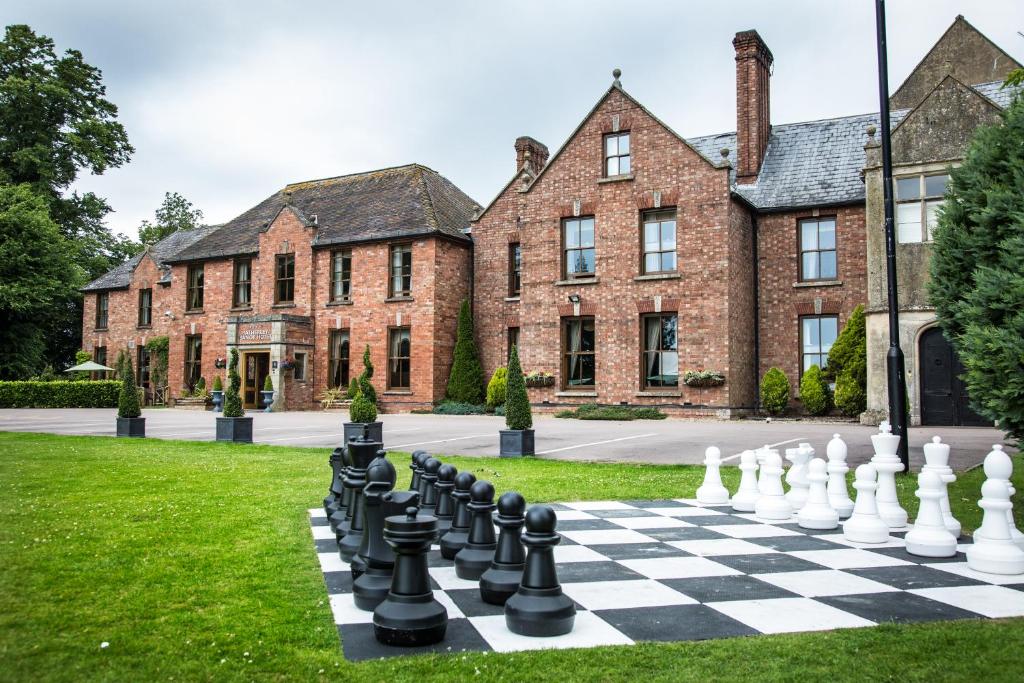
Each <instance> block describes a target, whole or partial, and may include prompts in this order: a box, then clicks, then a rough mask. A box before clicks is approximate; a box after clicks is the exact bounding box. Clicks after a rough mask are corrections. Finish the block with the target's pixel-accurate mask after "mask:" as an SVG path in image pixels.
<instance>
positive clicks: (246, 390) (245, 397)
mask: <svg viewBox="0 0 1024 683" xmlns="http://www.w3.org/2000/svg"><path fill="white" fill-rule="evenodd" d="M244 356H245V363H244V366H245V367H244V369H245V374H244V376H243V377H242V405H244V406H245V407H246V408H261V407H262V406H261V405H260V404H259V402H260V391H261V390H262V389H263V382H265V381H266V379H267V375H269V374H270V353H269V352H267V351H258V352H253V353H246V354H244Z"/></svg>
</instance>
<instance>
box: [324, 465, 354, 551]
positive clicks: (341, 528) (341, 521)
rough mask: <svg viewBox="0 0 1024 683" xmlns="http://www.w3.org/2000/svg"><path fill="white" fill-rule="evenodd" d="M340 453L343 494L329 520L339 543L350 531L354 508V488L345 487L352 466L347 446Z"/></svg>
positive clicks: (339, 483) (339, 473)
mask: <svg viewBox="0 0 1024 683" xmlns="http://www.w3.org/2000/svg"><path fill="white" fill-rule="evenodd" d="M340 455H341V467H340V468H339V469H338V487H339V488H340V489H341V495H340V496H339V497H338V509H337V510H335V511H334V513H333V514H332V515H331V516H330V517H329V518H328V520H327V521H328V523H329V524H330V526H331V530H332V531H333V532H334V535H335V536H337V538H338V542H339V543H340V542H341V539H342V538H344V537H345V534H346V533H348V526H349V523H350V522H351V521H352V510H351V509H350V508H351V506H350V503H351V502H352V490H351V489H348V488H346V487H345V477H347V476H348V472H349V468H350V467H351V466H352V461H351V459H350V458H349V455H348V447H347V446H346V447H343V448H342V449H341V453H340Z"/></svg>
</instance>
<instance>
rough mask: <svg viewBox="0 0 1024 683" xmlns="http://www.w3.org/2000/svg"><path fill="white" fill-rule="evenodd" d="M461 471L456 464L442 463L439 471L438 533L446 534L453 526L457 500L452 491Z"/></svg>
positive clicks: (435, 512)
mask: <svg viewBox="0 0 1024 683" xmlns="http://www.w3.org/2000/svg"><path fill="white" fill-rule="evenodd" d="M458 473H459V471H458V470H457V469H455V465H447V464H446V465H441V469H439V470H438V471H437V483H435V484H434V488H435V489H437V506H436V507H435V508H434V517H437V535H438V536H444V535H445V534H446V533H448V530H449V529H451V528H452V518H453V517H454V516H455V501H454V500H453V499H452V491H453V490H454V489H455V475H457V474H458Z"/></svg>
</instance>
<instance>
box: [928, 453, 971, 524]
mask: <svg viewBox="0 0 1024 683" xmlns="http://www.w3.org/2000/svg"><path fill="white" fill-rule="evenodd" d="M922 450H924V460H925V466H924V467H923V468H922V470H930V471H932V472H935V474H937V475H939V479H940V480H941V481H942V498H940V499H939V505H940V506H941V508H942V521H943V523H944V524H945V525H946V528H947V529H949V533H951V534H953V537H954V538H960V532H961V531H962V528H961V527H960V522H958V521H957V519H956V517H954V516H953V511H952V510H951V509H950V507H949V490H948V488H947V487H948V486H949V485H950V484H952V483H953V482H954V481H956V475H955V474H953V469H952V468H951V467H950V466H949V444H944V443H942V438H941V437H938V436H933V437H932V441H931V443H926V444H925V445H924V448H923V449H922Z"/></svg>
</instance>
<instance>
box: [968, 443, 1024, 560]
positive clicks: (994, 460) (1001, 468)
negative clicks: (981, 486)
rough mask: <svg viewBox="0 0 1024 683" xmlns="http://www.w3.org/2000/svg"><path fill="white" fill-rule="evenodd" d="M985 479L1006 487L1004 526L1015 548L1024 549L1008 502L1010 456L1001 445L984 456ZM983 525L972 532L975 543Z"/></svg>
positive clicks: (1010, 492)
mask: <svg viewBox="0 0 1024 683" xmlns="http://www.w3.org/2000/svg"><path fill="white" fill-rule="evenodd" d="M984 468H985V477H986V478H987V479H994V480H996V481H1000V482H1002V483H1003V485H1004V486H1006V501H1007V503H1009V505H1010V507H1009V509H1007V511H1006V525H1007V527H1008V530H1009V532H1010V540H1011V541H1013V542H1014V543H1015V544H1016V545H1017V547H1019V548H1022V549H1024V535H1022V534H1021V533H1020V531H1018V530H1017V526H1016V524H1014V521H1013V501H1011V500H1010V496H1012V495H1013V493H1014V490H1015V489H1014V488H1013V484H1011V483H1010V477H1011V476H1013V461H1012V460H1010V456H1009V455H1007V454H1006V452H1005V451H1004V450H1003V446H1002V444H998V443H997V444H994V445H993V446H992V450H991V451H990V452H989V454H988V455H986V456H985V465H984ZM984 534H985V532H984V525H982V528H981V529H978V530H977V531H975V532H974V540H975V542H977V540H978V536H979V535H982V536H983V535H984Z"/></svg>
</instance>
